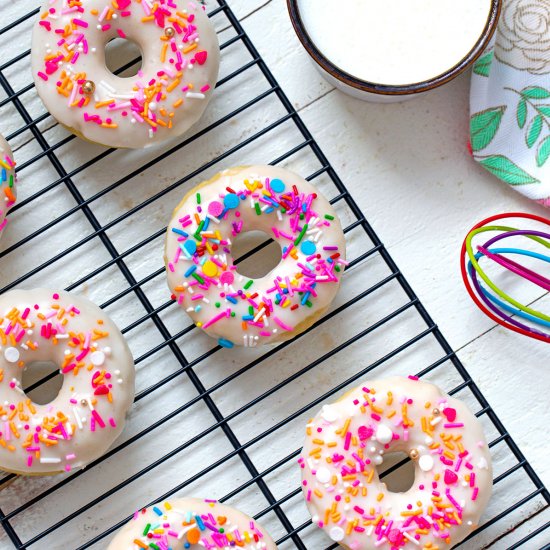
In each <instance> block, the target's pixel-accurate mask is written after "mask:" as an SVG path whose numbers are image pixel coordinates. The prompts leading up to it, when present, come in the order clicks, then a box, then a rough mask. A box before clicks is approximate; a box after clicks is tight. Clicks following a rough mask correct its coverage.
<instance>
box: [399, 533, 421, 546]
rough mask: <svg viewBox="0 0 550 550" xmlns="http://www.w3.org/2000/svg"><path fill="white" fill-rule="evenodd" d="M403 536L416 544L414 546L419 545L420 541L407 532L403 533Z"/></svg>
mask: <svg viewBox="0 0 550 550" xmlns="http://www.w3.org/2000/svg"><path fill="white" fill-rule="evenodd" d="M403 536H404V537H405V538H406V539H408V540H410V541H411V542H413V543H414V544H416V546H420V543H419V542H418V541H417V540H416V539H415V538H413V537H411V536H410V535H409V534H408V533H403Z"/></svg>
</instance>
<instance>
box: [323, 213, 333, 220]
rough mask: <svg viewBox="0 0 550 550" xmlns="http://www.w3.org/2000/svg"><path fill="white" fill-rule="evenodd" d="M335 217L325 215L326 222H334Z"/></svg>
mask: <svg viewBox="0 0 550 550" xmlns="http://www.w3.org/2000/svg"><path fill="white" fill-rule="evenodd" d="M333 219H334V216H331V215H330V214H325V220H333Z"/></svg>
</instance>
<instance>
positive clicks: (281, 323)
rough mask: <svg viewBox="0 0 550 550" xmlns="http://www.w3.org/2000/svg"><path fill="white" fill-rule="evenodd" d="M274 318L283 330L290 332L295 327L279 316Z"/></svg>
mask: <svg viewBox="0 0 550 550" xmlns="http://www.w3.org/2000/svg"><path fill="white" fill-rule="evenodd" d="M273 320H274V321H275V322H276V323H277V324H278V325H279V326H280V327H281V328H282V329H283V330H288V331H289V332H291V331H293V330H294V328H293V327H291V326H290V325H287V324H286V323H284V322H283V321H281V320H280V319H279V318H278V317H273Z"/></svg>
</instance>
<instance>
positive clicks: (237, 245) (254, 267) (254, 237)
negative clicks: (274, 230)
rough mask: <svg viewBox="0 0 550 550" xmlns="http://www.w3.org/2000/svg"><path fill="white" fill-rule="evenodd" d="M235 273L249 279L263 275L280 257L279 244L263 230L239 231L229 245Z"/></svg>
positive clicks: (273, 267) (276, 264)
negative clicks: (235, 268)
mask: <svg viewBox="0 0 550 550" xmlns="http://www.w3.org/2000/svg"><path fill="white" fill-rule="evenodd" d="M231 254H232V256H233V258H234V262H235V264H236V265H237V273H239V275H242V276H243V277H248V278H250V279H260V278H261V277H265V276H266V275H267V274H268V273H269V272H270V271H272V270H273V269H275V268H276V267H277V266H278V265H279V263H280V262H281V258H282V254H283V253H282V250H281V246H280V245H279V243H278V242H276V241H273V240H272V239H271V237H270V236H269V235H268V234H267V233H265V232H264V231H246V232H244V233H239V234H238V235H237V236H236V237H235V239H234V240H233V244H232V245H231Z"/></svg>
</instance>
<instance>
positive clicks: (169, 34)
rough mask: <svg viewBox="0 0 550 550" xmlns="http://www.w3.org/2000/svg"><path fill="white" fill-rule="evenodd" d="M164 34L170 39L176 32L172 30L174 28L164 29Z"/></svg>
mask: <svg viewBox="0 0 550 550" xmlns="http://www.w3.org/2000/svg"><path fill="white" fill-rule="evenodd" d="M164 34H165V35H166V36H167V37H168V38H172V37H173V36H174V35H175V34H176V31H175V29H174V27H166V28H165V29H164Z"/></svg>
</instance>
